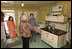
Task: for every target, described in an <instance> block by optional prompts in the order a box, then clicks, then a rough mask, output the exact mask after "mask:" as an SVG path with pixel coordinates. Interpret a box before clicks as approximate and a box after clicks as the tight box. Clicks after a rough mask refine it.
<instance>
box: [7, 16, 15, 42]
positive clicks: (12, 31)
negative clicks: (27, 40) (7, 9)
mask: <svg viewBox="0 0 72 49" xmlns="http://www.w3.org/2000/svg"><path fill="white" fill-rule="evenodd" d="M7 26H8V29H9V37H10V38H12V40H13V42H14V40H16V31H15V29H16V26H15V24H14V21H13V17H12V16H10V17H9V19H8V22H7Z"/></svg>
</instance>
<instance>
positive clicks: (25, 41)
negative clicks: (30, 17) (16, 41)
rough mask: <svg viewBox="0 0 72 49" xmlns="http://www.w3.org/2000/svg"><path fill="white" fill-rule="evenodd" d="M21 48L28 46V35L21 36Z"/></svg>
mask: <svg viewBox="0 0 72 49" xmlns="http://www.w3.org/2000/svg"><path fill="white" fill-rule="evenodd" d="M22 42H23V48H29V37H22Z"/></svg>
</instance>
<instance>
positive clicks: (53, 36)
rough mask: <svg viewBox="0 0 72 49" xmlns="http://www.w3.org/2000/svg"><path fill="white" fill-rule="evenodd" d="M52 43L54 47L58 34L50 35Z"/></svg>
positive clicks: (56, 44)
mask: <svg viewBox="0 0 72 49" xmlns="http://www.w3.org/2000/svg"><path fill="white" fill-rule="evenodd" d="M52 43H53V45H55V47H57V46H58V36H57V35H54V34H53V35H52Z"/></svg>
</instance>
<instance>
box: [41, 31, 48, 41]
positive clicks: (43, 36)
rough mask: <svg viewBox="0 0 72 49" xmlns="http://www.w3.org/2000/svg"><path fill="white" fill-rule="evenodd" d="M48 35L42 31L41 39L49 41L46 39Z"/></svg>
mask: <svg viewBox="0 0 72 49" xmlns="http://www.w3.org/2000/svg"><path fill="white" fill-rule="evenodd" d="M46 34H47V32H46V31H43V30H42V31H41V39H43V38H44V39H45V40H46V39H47V38H46V37H47V35H46Z"/></svg>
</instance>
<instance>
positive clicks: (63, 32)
mask: <svg viewBox="0 0 72 49" xmlns="http://www.w3.org/2000/svg"><path fill="white" fill-rule="evenodd" d="M41 29H42V30H44V31H47V32H50V33H52V34H55V35H58V36H60V35H63V34H66V33H67V32H66V31H63V30H59V29H55V30H54V31H53V30H50V31H49V29H47V28H41Z"/></svg>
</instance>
